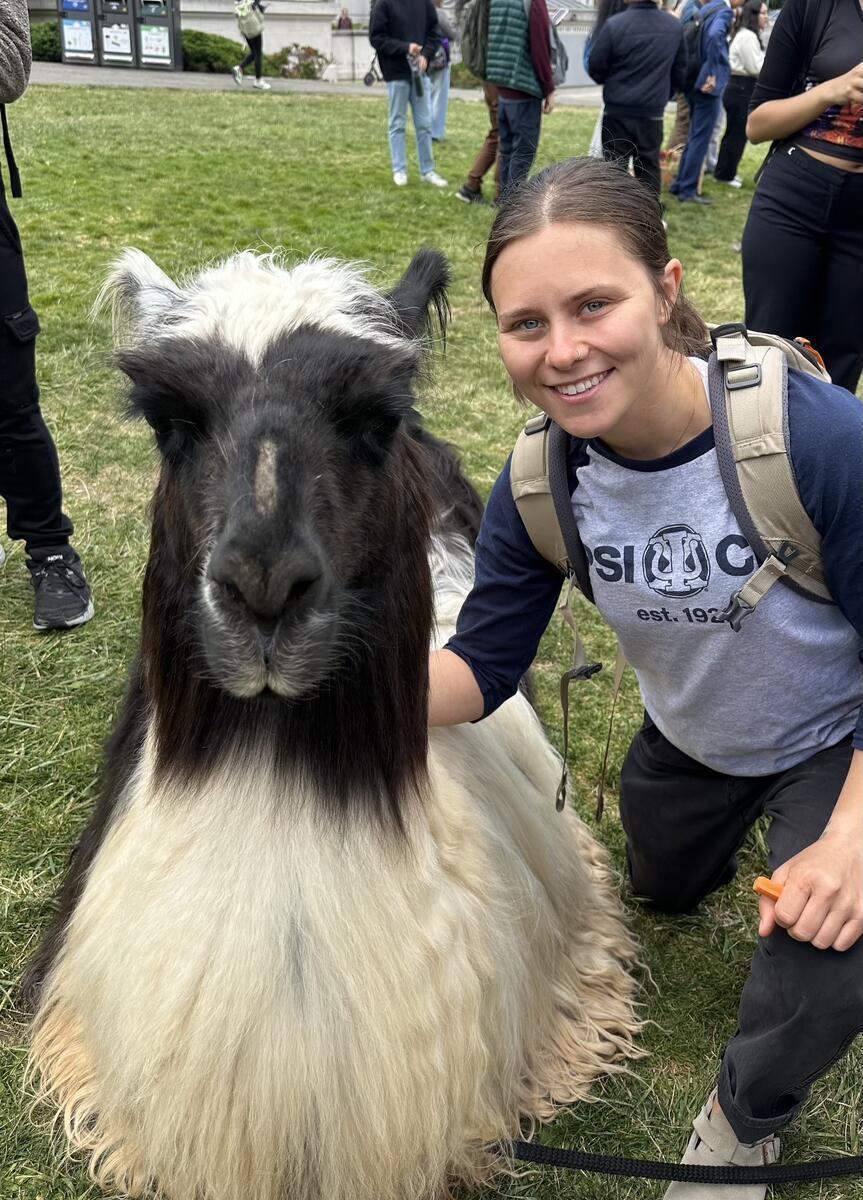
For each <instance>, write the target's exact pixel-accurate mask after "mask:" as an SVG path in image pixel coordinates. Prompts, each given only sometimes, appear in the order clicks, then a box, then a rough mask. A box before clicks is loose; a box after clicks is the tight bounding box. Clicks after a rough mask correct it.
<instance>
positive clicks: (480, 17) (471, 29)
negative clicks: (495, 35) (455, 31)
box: [461, 0, 491, 79]
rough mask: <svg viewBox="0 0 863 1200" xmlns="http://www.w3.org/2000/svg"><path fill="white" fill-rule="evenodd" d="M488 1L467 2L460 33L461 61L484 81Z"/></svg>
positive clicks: (473, 0)
mask: <svg viewBox="0 0 863 1200" xmlns="http://www.w3.org/2000/svg"><path fill="white" fill-rule="evenodd" d="M490 7H491V5H490V0H469V3H468V4H466V5H465V8H464V14H463V21H464V24H463V26H462V31H461V60H462V62H463V63H464V64H465V66H466V67H467V69H468V70H469V71H470V73H471V75H475V76H476V77H477V79H485V68H486V57H487V53H488V14H489V8H490Z"/></svg>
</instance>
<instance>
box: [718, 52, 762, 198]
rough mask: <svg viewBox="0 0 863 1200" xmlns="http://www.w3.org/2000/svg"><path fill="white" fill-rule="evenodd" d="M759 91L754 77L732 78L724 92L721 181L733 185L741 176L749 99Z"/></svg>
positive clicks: (720, 161)
mask: <svg viewBox="0 0 863 1200" xmlns="http://www.w3.org/2000/svg"><path fill="white" fill-rule="evenodd" d="M754 88H755V76H754V75H732V76H731V78H730V80H729V81H728V87H727V88H726V89H725V91H724V92H723V93H722V103H723V105H724V106H725V135H724V136H723V138H722V145H721V146H720V147H719V157H718V158H717V160H716V170H715V171H714V172H713V174H714V175H715V177H716V178H717V179H721V180H723V181H724V182H725V183H730V182H731V180H732V179H733V178H734V176H735V175H736V174H737V168H738V167H739V166H740V160H741V158H742V157H743V151H744V150H745V149H746V117H747V115H748V113H749V100H750V98H751V96H752V92H753V90H754Z"/></svg>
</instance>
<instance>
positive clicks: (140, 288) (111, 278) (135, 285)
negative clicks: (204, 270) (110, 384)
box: [93, 248, 180, 345]
mask: <svg viewBox="0 0 863 1200" xmlns="http://www.w3.org/2000/svg"><path fill="white" fill-rule="evenodd" d="M179 299H180V289H179V288H178V287H177V285H176V284H175V283H174V281H173V280H172V279H170V278H169V277H168V276H167V275H166V274H165V272H164V271H163V270H162V269H161V267H157V266H156V264H155V263H154V262H153V260H152V259H151V258H148V256H147V255H146V254H144V252H143V251H142V250H135V249H132V248H129V249H128V250H124V251H123V253H122V254H121V255H120V257H119V258H118V259H117V260H116V261H115V262H114V263H113V264H112V266H111V269H110V271H109V272H108V278H107V279H106V280H105V282H104V284H103V285H102V290H101V291H100V292H99V295H98V296H97V298H96V303H95V304H94V305H93V312H94V314H95V313H98V312H100V311H102V309H105V308H110V310H111V320H112V326H113V331H114V344H115V345H129V344H134V343H135V342H137V341H139V340H141V339H142V338H143V336H144V334H145V333H146V331H148V330H152V329H154V328H157V327H158V326H160V325H161V324H162V322H163V321H164V319H165V317H166V316H167V315H168V314H169V313H170V311H171V310H172V309H173V308H174V306H175V305H176V303H177V301H178V300H179Z"/></svg>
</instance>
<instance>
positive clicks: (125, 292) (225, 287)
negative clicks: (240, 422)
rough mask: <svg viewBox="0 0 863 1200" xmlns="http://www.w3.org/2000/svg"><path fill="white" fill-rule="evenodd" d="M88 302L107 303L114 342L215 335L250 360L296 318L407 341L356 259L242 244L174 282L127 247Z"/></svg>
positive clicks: (388, 340) (390, 306) (344, 330)
mask: <svg viewBox="0 0 863 1200" xmlns="http://www.w3.org/2000/svg"><path fill="white" fill-rule="evenodd" d="M94 307H95V310H96V311H98V310H100V309H102V308H105V307H110V309H111V311H112V316H113V327H114V340H115V343H116V344H117V345H118V346H125V347H132V346H137V345H140V344H142V343H145V342H147V341H148V340H149V339H150V338H153V337H156V336H158V337H160V338H163V337H177V338H187V339H195V340H197V341H216V342H219V343H221V344H222V345H228V346H231V347H233V348H235V349H237V350H240V351H242V352H243V353H244V354H245V355H247V357H248V358H249V359H250V360H251V361H252V362H253V363H257V362H259V361H260V359H261V358H262V356H263V354H264V352H265V350H266V347H267V346H268V345H269V344H270V343H271V342H272V341H273V339H274V338H276V337H278V336H279V335H280V334H284V333H288V332H290V331H291V330H292V329H296V328H297V327H298V326H300V325H313V326H315V327H316V328H318V329H325V330H329V331H331V332H333V333H343V334H348V335H351V336H353V337H360V338H366V339H369V340H371V341H376V342H381V343H383V344H385V345H402V346H404V345H405V344H406V343H408V344H409V343H410V341H411V340H412V339H410V338H409V337H406V336H405V333H404V331H403V329H402V328H401V327H400V323H399V320H398V316H397V313H396V310H395V308H394V306H393V304H392V303H391V302H390V300H389V299H388V298H387V297H386V296H384V295H382V294H381V292H379V291H378V290H377V289H376V288H374V287H373V286H372V284H371V283H370V282H369V280H368V279H367V278H366V276H365V275H364V274H363V271H362V270H361V269H360V268H359V267H358V266H357V265H355V264H347V263H342V262H338V261H337V260H335V259H331V258H324V257H312V258H309V259H307V260H305V261H303V262H300V263H297V264H296V265H294V266H290V265H289V264H287V263H286V261H285V259H284V257H283V256H282V255H280V254H279V253H277V252H273V253H270V254H263V255H262V254H254V253H252V252H251V251H249V250H244V251H241V252H239V253H237V254H233V255H232V256H231V257H230V258H227V259H225V260H224V261H222V262H220V263H217V264H216V265H215V266H212V267H206V268H204V269H203V270H202V271H199V272H197V273H196V274H194V275H191V276H190V277H188V278H187V279H184V280H182V281H181V282H180V283H175V282H174V281H173V280H172V279H171V278H170V277H169V276H168V275H166V274H165V272H164V271H163V270H162V269H161V267H158V266H157V265H156V264H155V263H154V262H153V260H152V259H151V258H149V257H148V255H146V254H144V252H143V251H142V250H136V249H131V248H130V249H128V250H124V251H123V253H122V254H121V255H120V257H119V258H118V259H117V260H116V261H115V262H114V264H113V265H112V267H111V269H110V271H109V274H108V277H107V279H106V281H105V284H104V286H103V287H102V290H101V292H100V293H99V297H98V299H97V300H96V304H95V306H94Z"/></svg>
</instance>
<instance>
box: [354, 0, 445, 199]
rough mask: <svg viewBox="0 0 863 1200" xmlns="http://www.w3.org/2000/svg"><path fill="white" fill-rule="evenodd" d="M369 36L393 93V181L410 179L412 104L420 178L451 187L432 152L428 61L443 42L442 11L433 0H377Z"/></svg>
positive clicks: (399, 184) (402, 182) (401, 184)
mask: <svg viewBox="0 0 863 1200" xmlns="http://www.w3.org/2000/svg"><path fill="white" fill-rule="evenodd" d="M369 41H370V42H371V44H372V45H373V46H374V48H375V50H376V51H377V55H378V64H379V66H380V69H381V74H382V75H383V77H384V80H385V81H386V85H387V95H388V96H389V102H390V106H389V138H390V156H391V158H392V164H393V183H394V184H395V185H396V187H404V186H405V185H406V184H407V181H408V159H407V148H406V145H405V125H406V123H407V110H408V104H410V106H411V114H412V115H413V119H414V130H415V132H416V139H417V157H418V158H419V167H420V179H421V181H422V182H423V183H430V184H432V185H433V186H434V187H441V188H444V187H446V186H447V182H446V180H445V179H441V177H440V175H438V173H437V171H436V170H435V165H434V154H433V152H432V134H431V82H430V81H429V78H428V65H429V63H430V62H431V60H432V59H433V58H434V55H435V51H436V50H437V48H438V46H439V45H440V43H441V35H440V28H439V26H438V20H437V10H436V9H435V6H434V4H433V3H432V0H376V2H375V5H374V7H373V9H372V15H371V23H370V25H369Z"/></svg>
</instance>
